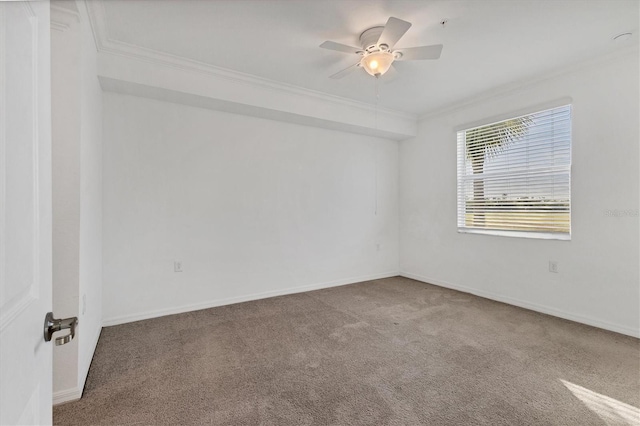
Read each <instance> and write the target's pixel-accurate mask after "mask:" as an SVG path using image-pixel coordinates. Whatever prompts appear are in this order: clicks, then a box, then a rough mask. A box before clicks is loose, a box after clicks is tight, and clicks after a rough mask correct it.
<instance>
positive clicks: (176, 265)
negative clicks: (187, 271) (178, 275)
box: [173, 260, 182, 272]
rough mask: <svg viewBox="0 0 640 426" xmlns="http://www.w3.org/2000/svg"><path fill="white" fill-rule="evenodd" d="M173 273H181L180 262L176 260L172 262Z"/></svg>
mask: <svg viewBox="0 0 640 426" xmlns="http://www.w3.org/2000/svg"><path fill="white" fill-rule="evenodd" d="M173 272H182V262H181V261H179V260H176V261H175V262H173Z"/></svg>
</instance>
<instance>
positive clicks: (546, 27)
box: [103, 0, 640, 114]
mask: <svg viewBox="0 0 640 426" xmlns="http://www.w3.org/2000/svg"><path fill="white" fill-rule="evenodd" d="M103 5H104V9H105V17H106V30H107V35H108V37H109V38H110V39H111V40H116V41H120V42H124V43H129V44H133V45H137V46H140V47H144V48H148V49H153V50H157V51H161V52H165V53H169V54H172V55H176V56H180V57H184V58H188V59H193V60H197V61H201V62H204V63H208V64H211V65H215V66H218V67H223V68H226V69H229V70H233V71H240V72H243V73H248V74H253V75H256V76H258V77H262V78H266V79H270V80H274V81H277V82H284V83H288V84H292V85H295V86H300V87H304V88H307V89H312V90H317V91H320V92H324V93H329V94H333V95H338V96H341V97H345V98H350V99H354V100H358V101H363V102H367V103H371V104H373V103H375V79H374V78H373V77H371V76H369V75H368V74H366V73H365V72H364V70H356V72H354V73H352V74H351V75H349V76H347V77H345V78H344V79H342V80H332V79H329V78H328V76H329V75H331V74H333V73H335V72H337V71H339V70H341V69H343V68H346V67H347V66H349V65H351V64H354V63H355V62H357V61H358V56H356V55H349V54H343V53H339V52H333V51H328V50H325V49H320V48H319V47H318V46H319V45H320V44H321V43H322V42H323V41H325V40H333V41H337V42H340V43H345V44H349V45H356V46H357V45H358V36H359V35H360V33H361V32H362V31H363V30H365V29H366V28H369V27H372V26H376V25H384V23H385V22H386V20H387V18H388V17H389V16H395V17H398V18H400V19H404V20H406V21H409V22H411V23H413V26H412V27H411V28H410V29H409V31H408V32H407V34H406V35H405V36H404V37H403V38H402V39H401V40H400V42H399V43H398V44H397V47H411V46H419V45H430V44H439V43H442V44H444V49H443V52H442V57H441V58H440V60H437V61H415V62H404V63H399V64H398V65H397V69H398V74H397V75H396V76H395V77H394V78H392V79H385V77H386V76H383V77H382V78H381V79H380V87H379V93H380V95H379V105H380V106H382V107H386V108H391V109H395V110H399V111H406V112H410V113H414V114H422V113H426V112H430V111H434V110H437V109H439V108H442V107H445V106H447V105H450V104H453V103H456V102H460V101H462V100H464V99H467V98H470V97H474V96H478V95H481V94H482V93H484V92H487V91H490V90H492V89H495V88H498V87H500V86H503V85H506V84H512V83H516V82H519V81H523V80H527V79H532V78H536V76H539V75H541V74H545V73H548V72H552V71H554V70H556V69H559V68H562V67H566V66H570V65H571V64H574V63H579V62H582V61H585V60H588V59H590V58H592V57H595V56H599V55H603V54H606V53H608V52H612V51H614V50H616V49H622V48H625V47H626V46H628V45H629V44H637V43H638V27H639V22H638V20H639V16H640V15H639V5H640V2H638V0H604V1H599V0H568V1H565V0H555V1H554V0H535V1H530V0H482V1H481V0H460V1H432V0H424V1H420V0H412V1H401V0H393V1H392V0H386V1H385V0H368V1H364V0H361V1H360V0H195V1H194V0H162V1H161V0H156V1H148V0H145V1H138V0H124V1H123V0H109V1H103ZM444 18H446V19H448V23H447V24H446V26H444V27H443V26H442V25H440V23H439V22H440V21H441V20H442V19H444ZM625 31H633V33H634V35H633V37H632V39H631V40H629V41H627V42H626V43H616V42H613V41H612V38H613V37H614V36H615V35H617V34H619V33H622V32H625Z"/></svg>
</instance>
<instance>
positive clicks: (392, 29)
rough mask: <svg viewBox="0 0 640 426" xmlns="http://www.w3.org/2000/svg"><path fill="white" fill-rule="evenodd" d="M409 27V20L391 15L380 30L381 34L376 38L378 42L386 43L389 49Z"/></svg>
mask: <svg viewBox="0 0 640 426" xmlns="http://www.w3.org/2000/svg"><path fill="white" fill-rule="evenodd" d="M410 27H411V23H410V22H407V21H403V20H402V19H398V18H394V17H393V16H392V17H391V18H389V20H388V21H387V23H386V25H385V26H384V30H382V34H380V38H379V39H378V44H386V45H387V46H389V49H391V48H392V47H393V46H395V45H396V43H397V42H398V40H400V38H401V37H402V36H403V35H404V33H406V32H407V31H408V30H409V28H410Z"/></svg>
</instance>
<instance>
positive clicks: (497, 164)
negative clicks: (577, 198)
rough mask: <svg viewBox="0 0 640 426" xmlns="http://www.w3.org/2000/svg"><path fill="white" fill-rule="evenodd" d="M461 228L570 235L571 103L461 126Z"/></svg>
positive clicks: (533, 235) (560, 236)
mask: <svg viewBox="0 0 640 426" xmlns="http://www.w3.org/2000/svg"><path fill="white" fill-rule="evenodd" d="M457 139H458V140H457V144H458V231H460V232H478V233H490V234H498V235H507V236H525V237H538V238H557V239H569V237H570V234H571V105H565V106H561V107H557V108H552V109H548V110H544V111H540V112H536V113H532V114H528V115H523V116H519V117H514V118H511V119H508V120H503V121H499V122H496V123H492V124H487V125H483V126H479V127H474V128H470V129H466V130H461V131H459V132H458V134H457Z"/></svg>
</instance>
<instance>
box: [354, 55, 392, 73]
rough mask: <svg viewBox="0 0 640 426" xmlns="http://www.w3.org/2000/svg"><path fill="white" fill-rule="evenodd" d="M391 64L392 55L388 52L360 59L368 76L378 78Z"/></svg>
mask: <svg viewBox="0 0 640 426" xmlns="http://www.w3.org/2000/svg"><path fill="white" fill-rule="evenodd" d="M392 63H393V54H391V53H390V52H377V53H372V54H370V55H367V56H365V57H364V58H362V63H361V65H362V67H363V68H364V70H365V71H366V72H368V73H369V74H371V75H373V76H375V77H379V76H381V75H383V74H384V73H385V72H387V71H388V70H389V67H391V64H392Z"/></svg>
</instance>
